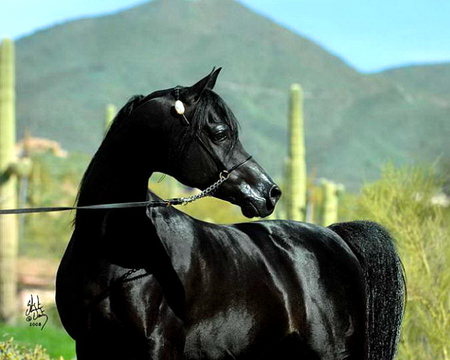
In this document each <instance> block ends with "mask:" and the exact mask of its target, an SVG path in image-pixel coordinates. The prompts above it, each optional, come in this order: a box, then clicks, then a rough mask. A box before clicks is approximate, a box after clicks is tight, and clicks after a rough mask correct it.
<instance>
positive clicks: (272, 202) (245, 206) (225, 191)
mask: <svg viewBox="0 0 450 360" xmlns="http://www.w3.org/2000/svg"><path fill="white" fill-rule="evenodd" d="M215 196H217V197H218V198H220V199H222V200H225V201H229V202H231V203H232V204H235V205H238V206H239V207H240V208H241V211H242V214H243V215H244V216H245V217H247V218H253V217H267V216H269V215H270V214H272V213H273V211H274V210H275V206H276V204H277V202H278V200H279V199H280V197H281V190H280V188H279V187H278V185H276V184H275V183H274V182H273V180H272V179H271V178H270V177H269V176H268V175H267V173H266V172H265V171H264V170H263V169H262V168H261V166H260V165H259V164H258V163H257V162H255V161H253V160H252V161H251V162H249V163H248V165H247V164H246V166H242V167H241V168H239V169H236V171H234V172H233V173H231V174H230V176H229V178H228V180H227V181H225V182H224V183H223V184H222V185H221V186H220V188H219V189H218V191H217V193H216V194H215Z"/></svg>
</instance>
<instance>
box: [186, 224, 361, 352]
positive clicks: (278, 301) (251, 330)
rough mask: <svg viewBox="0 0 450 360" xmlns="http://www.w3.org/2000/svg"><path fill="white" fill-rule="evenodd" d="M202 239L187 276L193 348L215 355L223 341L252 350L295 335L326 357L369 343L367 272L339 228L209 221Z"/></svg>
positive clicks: (238, 349)
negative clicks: (366, 339) (365, 340)
mask: <svg viewBox="0 0 450 360" xmlns="http://www.w3.org/2000/svg"><path fill="white" fill-rule="evenodd" d="M196 237H197V238H196V241H195V250H194V251H193V257H194V258H195V260H192V259H191V262H192V273H191V275H192V276H190V275H189V274H185V275H184V279H185V288H186V299H187V303H186V305H187V307H186V308H187V328H188V335H187V343H186V347H187V352H188V353H189V351H192V352H195V351H198V349H199V348H201V349H203V351H207V350H205V349H209V351H211V352H212V353H211V354H209V355H208V356H210V357H211V358H213V357H215V356H217V354H215V353H214V351H219V350H217V349H218V346H217V344H222V346H219V348H227V351H230V353H232V354H235V355H237V354H241V353H246V352H249V353H251V352H252V350H251V348H255V349H270V348H275V347H276V346H277V344H280V343H281V342H282V340H283V339H285V338H286V337H288V336H292V335H295V338H296V339H298V342H299V345H300V344H301V345H302V346H304V345H305V344H307V347H308V348H309V349H311V351H313V352H316V353H317V354H318V356H322V357H323V358H326V356H327V352H329V354H328V355H330V354H337V353H341V354H343V355H342V356H344V355H345V354H349V353H350V352H355V351H354V348H355V347H361V344H363V333H364V331H363V326H364V318H363V315H361V314H364V311H362V310H363V309H364V296H363V291H362V287H363V282H362V276H361V270H360V267H359V264H358V261H357V259H356V258H355V256H354V255H353V253H352V252H351V250H350V249H349V247H348V246H347V245H346V243H345V242H344V241H343V240H342V239H341V238H340V237H339V236H338V235H337V234H335V233H334V232H332V231H330V230H328V229H325V228H321V227H318V226H314V225H309V224H303V223H298V222H289V221H283V222H281V221H262V222H253V223H243V224H238V225H233V226H225V227H224V226H217V227H216V226H214V225H211V227H208V226H205V225H204V226H203V227H202V231H200V232H199V231H197V232H196ZM361 311H362V312H361ZM331 324H333V326H331ZM211 334H215V336H211ZM359 334H362V335H361V336H360V335H359ZM199 343H201V344H204V345H203V346H201V347H199V346H198V344H199ZM324 343H326V344H328V346H325V347H324V346H323V344H324ZM194 344H195V345H194ZM224 344H228V345H227V346H225V345H224ZM230 349H231V350H230ZM330 356H331V355H330ZM200 357H201V356H200ZM192 358H196V356H192ZM330 358H331V357H330Z"/></svg>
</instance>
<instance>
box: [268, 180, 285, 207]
mask: <svg viewBox="0 0 450 360" xmlns="http://www.w3.org/2000/svg"><path fill="white" fill-rule="evenodd" d="M281 194H282V192H281V189H280V188H279V187H278V186H277V185H274V186H272V189H270V193H269V198H270V202H271V204H272V206H275V204H276V203H277V201H278V200H279V199H280V197H281Z"/></svg>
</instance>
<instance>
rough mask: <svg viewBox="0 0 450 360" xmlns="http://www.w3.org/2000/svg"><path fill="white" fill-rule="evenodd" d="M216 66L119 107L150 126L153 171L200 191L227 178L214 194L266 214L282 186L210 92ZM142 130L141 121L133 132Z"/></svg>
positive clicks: (255, 213)
mask: <svg viewBox="0 0 450 360" xmlns="http://www.w3.org/2000/svg"><path fill="white" fill-rule="evenodd" d="M220 70H221V69H220V68H219V69H217V70H213V71H212V72H211V73H210V74H209V75H208V76H206V77H204V78H203V79H201V80H200V81H198V82H197V83H195V84H194V85H192V86H189V87H182V86H177V87H175V88H172V89H167V90H161V91H157V92H155V93H152V94H150V95H148V96H146V97H139V98H135V99H134V100H133V101H131V102H129V105H128V108H129V109H128V110H126V109H127V106H125V107H124V109H122V110H121V111H126V112H128V113H131V115H133V116H132V117H133V118H134V119H135V120H134V121H133V122H134V123H136V121H138V122H139V123H140V124H141V125H142V124H143V123H146V124H147V127H148V126H151V128H152V134H153V143H154V142H155V141H156V142H157V144H158V145H157V148H156V149H157V150H153V151H157V159H156V161H155V162H154V168H153V169H152V171H159V172H162V173H166V174H168V175H171V176H173V177H174V178H176V179H177V180H178V181H180V182H181V183H183V184H184V185H186V186H189V187H193V188H198V189H201V190H203V189H205V188H207V187H209V186H210V185H211V184H214V183H215V182H216V181H217V180H218V179H219V178H220V177H226V178H227V179H226V181H224V182H223V183H222V184H221V185H220V186H219V187H218V188H217V190H216V191H215V192H214V194H213V195H214V196H215V197H217V198H220V199H222V200H225V201H229V202H231V203H233V204H236V205H238V206H240V207H241V209H242V213H243V214H244V215H245V216H247V217H255V216H258V217H265V216H268V215H270V214H271V213H272V212H273V210H274V208H275V205H276V203H277V201H278V199H279V198H280V196H281V190H280V188H279V187H278V186H277V185H276V184H275V183H274V182H273V180H272V179H271V178H270V176H269V175H268V174H267V173H266V171H264V169H263V168H262V167H261V166H260V165H259V164H258V163H257V162H256V161H255V160H254V159H253V158H252V157H251V156H249V154H248V153H247V152H246V151H245V149H244V148H243V146H242V144H241V142H240V141H239V136H238V135H239V134H238V123H237V120H236V118H235V116H234V114H233V112H232V111H231V110H230V108H229V107H228V106H227V104H226V103H225V102H224V100H223V99H222V98H221V97H220V96H219V95H217V94H216V93H215V92H214V91H213V87H214V85H215V83H216V79H217V76H218V74H219V72H220ZM118 117H120V113H119V115H118ZM149 119H151V121H150V120H149ZM155 119H158V120H155ZM116 122H117V121H116ZM150 124H151V125H150ZM113 125H114V124H113ZM138 133H140V134H138ZM144 133H146V131H144V128H143V127H142V126H141V127H140V128H139V130H138V131H136V133H135V136H143V135H142V134H144Z"/></svg>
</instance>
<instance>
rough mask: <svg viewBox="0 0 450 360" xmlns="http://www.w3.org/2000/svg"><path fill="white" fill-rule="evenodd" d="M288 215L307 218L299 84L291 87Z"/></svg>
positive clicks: (291, 217)
mask: <svg viewBox="0 0 450 360" xmlns="http://www.w3.org/2000/svg"><path fill="white" fill-rule="evenodd" d="M285 187H286V188H285V197H284V198H285V202H286V216H287V218H288V219H290V220H298V221H304V220H305V213H306V160H305V138H304V124H303V91H302V88H301V87H300V85H299V84H293V85H292V86H291V89H290V104H289V157H288V160H287V164H286V184H285Z"/></svg>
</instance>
